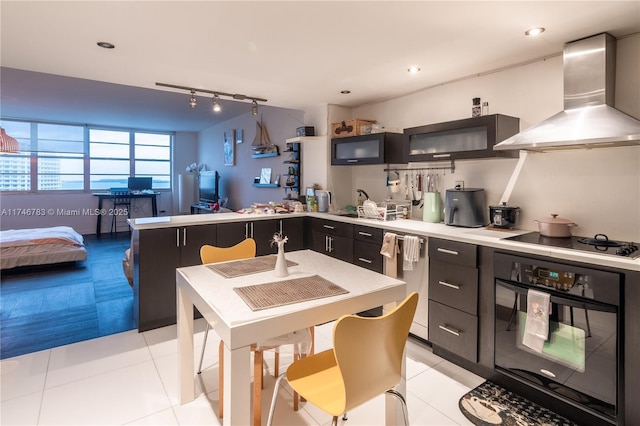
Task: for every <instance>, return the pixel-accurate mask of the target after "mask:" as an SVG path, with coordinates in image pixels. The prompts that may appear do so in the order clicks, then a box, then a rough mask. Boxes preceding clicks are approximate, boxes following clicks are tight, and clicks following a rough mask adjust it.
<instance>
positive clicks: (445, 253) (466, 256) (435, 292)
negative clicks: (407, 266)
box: [428, 238, 478, 363]
mask: <svg viewBox="0 0 640 426" xmlns="http://www.w3.org/2000/svg"><path fill="white" fill-rule="evenodd" d="M428 244H429V249H428V250H429V341H430V342H431V344H432V345H433V348H434V353H437V352H438V348H442V349H445V350H447V351H449V352H451V353H454V354H456V355H458V356H460V357H462V358H465V359H467V360H469V361H471V362H473V363H477V362H478V268H477V265H478V247H477V246H476V245H473V244H468V243H460V242H457V241H450V240H442V239H439V238H429V242H428Z"/></svg>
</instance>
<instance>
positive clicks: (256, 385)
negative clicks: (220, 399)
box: [253, 351, 264, 426]
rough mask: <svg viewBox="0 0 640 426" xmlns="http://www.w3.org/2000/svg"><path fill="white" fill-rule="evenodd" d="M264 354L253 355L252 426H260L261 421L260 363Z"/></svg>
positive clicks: (261, 382) (261, 384) (255, 353)
mask: <svg viewBox="0 0 640 426" xmlns="http://www.w3.org/2000/svg"><path fill="white" fill-rule="evenodd" d="M263 356H264V353H263V352H262V351H255V352H254V353H253V425H254V426H260V424H261V423H262V419H261V418H260V414H261V411H262V386H263V377H262V361H263Z"/></svg>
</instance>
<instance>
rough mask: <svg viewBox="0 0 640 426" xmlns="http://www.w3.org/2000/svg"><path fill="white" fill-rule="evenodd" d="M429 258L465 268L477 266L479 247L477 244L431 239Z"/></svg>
mask: <svg viewBox="0 0 640 426" xmlns="http://www.w3.org/2000/svg"><path fill="white" fill-rule="evenodd" d="M429 258H431V259H438V260H444V261H445V262H450V263H456V264H458V265H463V266H476V265H477V261H478V247H477V246H476V245H475V244H468V243H460V242H458V241H450V240H441V239H439V238H429Z"/></svg>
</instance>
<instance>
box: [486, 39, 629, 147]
mask: <svg viewBox="0 0 640 426" xmlns="http://www.w3.org/2000/svg"><path fill="white" fill-rule="evenodd" d="M563 63H564V111H562V112H559V113H557V114H556V115H553V116H551V117H549V118H547V119H546V120H544V121H543V122H541V123H539V124H536V125H535V126H532V127H530V128H528V129H526V130H523V131H522V132H520V133H518V134H516V135H514V136H512V137H510V138H509V139H506V140H504V141H502V142H500V143H499V144H497V145H495V146H494V149H496V150H510V149H511V150H513V149H526V150H530V151H551V150H560V149H576V148H604V147H611V146H629V145H640V121H639V120H636V119H635V118H633V117H631V116H629V115H627V114H625V113H623V112H621V111H618V110H617V109H615V108H614V107H613V105H614V95H615V92H614V82H615V63H616V39H615V38H614V37H613V36H611V35H610V34H607V33H602V34H598V35H595V36H592V37H589V38H585V39H582V40H578V41H574V42H571V43H567V44H565V46H564V55H563Z"/></svg>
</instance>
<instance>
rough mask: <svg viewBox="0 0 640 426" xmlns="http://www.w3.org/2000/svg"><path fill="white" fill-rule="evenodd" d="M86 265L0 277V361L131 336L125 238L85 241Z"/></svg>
mask: <svg viewBox="0 0 640 426" xmlns="http://www.w3.org/2000/svg"><path fill="white" fill-rule="evenodd" d="M84 238H85V245H86V248H87V260H85V261H83V262H76V263H75V264H63V265H57V266H48V267H37V268H18V269H16V270H8V271H2V276H1V277H0V359H5V358H11V357H14V356H18V355H23V354H26V353H31V352H36V351H41V350H44V349H50V348H53V347H56V346H61V345H66V344H69V343H75V342H80V341H83V340H89V339H94V338H96V337H101V336H107V335H110V334H115V333H120V332H123V331H128V330H133V329H134V328H135V322H134V320H133V292H132V290H131V287H130V286H129V283H128V282H127V280H126V278H125V276H124V273H123V271H122V258H123V256H124V251H125V250H126V249H127V248H128V247H129V245H130V236H129V234H128V233H121V234H118V235H116V236H113V235H103V236H102V237H101V238H96V237H95V236H85V237H84Z"/></svg>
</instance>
